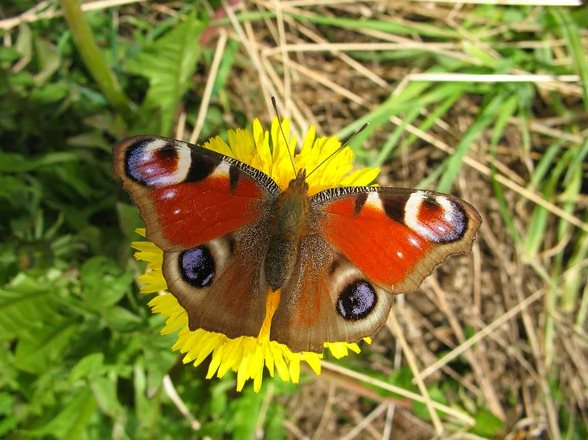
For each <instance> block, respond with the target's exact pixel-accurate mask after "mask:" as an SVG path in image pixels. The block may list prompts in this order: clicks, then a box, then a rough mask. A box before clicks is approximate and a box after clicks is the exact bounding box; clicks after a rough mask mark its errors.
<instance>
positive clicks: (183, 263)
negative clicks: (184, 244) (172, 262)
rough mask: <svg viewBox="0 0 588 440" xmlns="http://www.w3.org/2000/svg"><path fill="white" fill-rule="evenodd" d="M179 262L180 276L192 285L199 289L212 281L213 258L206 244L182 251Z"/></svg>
mask: <svg viewBox="0 0 588 440" xmlns="http://www.w3.org/2000/svg"><path fill="white" fill-rule="evenodd" d="M179 263H180V273H181V275H182V278H183V279H184V280H185V281H186V282H187V283H189V284H191V285H193V286H194V287H197V288H199V289H201V288H203V287H207V286H210V285H211V284H212V282H213V281H214V274H215V266H214V258H213V257H212V254H211V253H210V250H209V249H208V248H207V247H206V246H199V247H197V248H193V249H188V250H186V251H184V252H182V253H181V254H180V259H179Z"/></svg>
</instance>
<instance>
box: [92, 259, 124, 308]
mask: <svg viewBox="0 0 588 440" xmlns="http://www.w3.org/2000/svg"><path fill="white" fill-rule="evenodd" d="M133 276H134V275H133V273H132V272H130V271H129V272H123V271H122V270H121V269H120V267H119V266H118V265H117V264H116V263H115V262H114V261H112V260H110V259H108V258H106V257H94V258H91V259H89V260H88V261H86V262H85V263H84V264H83V266H82V269H81V277H80V278H81V282H82V288H83V292H84V299H85V302H86V303H87V304H88V305H89V306H90V307H91V308H93V309H94V310H102V309H104V308H107V307H110V306H113V305H114V304H116V303H117V302H118V301H119V300H120V299H121V298H122V297H123V295H124V294H125V292H126V291H127V289H128V288H129V286H130V285H131V283H132V282H133Z"/></svg>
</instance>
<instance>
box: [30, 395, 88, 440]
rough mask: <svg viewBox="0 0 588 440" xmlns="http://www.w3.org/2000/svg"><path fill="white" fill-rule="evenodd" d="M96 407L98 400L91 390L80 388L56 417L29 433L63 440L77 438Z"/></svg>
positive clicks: (74, 439)
mask: <svg viewBox="0 0 588 440" xmlns="http://www.w3.org/2000/svg"><path fill="white" fill-rule="evenodd" d="M95 409H96V402H95V401H94V397H93V396H92V393H91V392H90V390H89V389H87V388H85V389H81V390H78V391H77V392H76V393H75V394H74V395H73V397H72V398H71V399H69V401H68V402H67V404H66V405H65V407H64V408H63V409H62V410H61V411H60V412H59V414H57V416H56V417H54V418H53V419H51V420H50V421H49V422H48V423H46V424H45V425H43V426H41V427H39V428H36V429H33V430H30V431H28V433H29V434H33V435H34V436H36V437H47V436H48V435H52V436H53V437H55V438H58V439H62V440H69V439H72V440H77V439H79V438H80V437H81V435H82V433H83V432H84V430H85V428H86V426H87V425H88V422H89V421H90V418H91V416H92V415H93V414H94V411H95Z"/></svg>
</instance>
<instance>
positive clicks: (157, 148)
mask: <svg viewBox="0 0 588 440" xmlns="http://www.w3.org/2000/svg"><path fill="white" fill-rule="evenodd" d="M114 170H115V175H117V176H119V177H120V178H121V179H122V181H123V184H124V187H125V189H127V190H128V191H129V193H130V194H131V196H132V198H133V199H134V201H135V203H136V204H137V205H138V206H139V208H140V212H141V216H142V218H143V220H144V221H145V225H146V230H147V238H149V239H150V240H151V241H153V242H154V243H155V244H156V245H157V246H159V247H160V248H161V249H162V250H163V253H164V259H163V267H162V270H163V275H164V277H165V279H166V281H167V284H168V289H169V290H170V292H171V293H172V294H173V295H174V296H175V297H176V298H177V300H178V302H179V303H180V305H181V306H182V307H183V308H184V309H185V310H186V312H187V314H188V322H189V327H190V329H191V330H195V329H197V328H204V329H205V330H209V331H215V332H220V333H223V334H225V335H227V336H228V337H231V338H234V337H238V336H257V334H258V333H259V331H260V328H261V325H262V322H263V319H264V316H265V312H266V310H265V305H266V297H267V295H268V293H269V292H271V291H276V290H279V291H280V303H279V306H278V308H277V310H276V312H275V315H274V317H273V319H272V323H271V334H270V338H271V339H272V340H275V341H277V342H280V343H283V344H286V345H288V347H290V348H291V349H292V350H293V351H316V352H320V351H322V347H323V344H324V342H341V341H349V342H355V341H357V340H358V339H360V338H362V337H365V336H370V335H371V334H373V333H374V332H375V331H376V330H377V329H378V328H379V327H380V326H381V325H382V324H383V323H384V322H385V320H386V317H387V315H388V313H389V310H390V307H391V305H392V297H393V295H394V294H397V293H405V292H409V291H412V290H415V289H417V288H418V286H419V284H420V282H421V281H422V280H423V278H424V277H425V276H427V275H428V274H429V273H430V272H431V271H432V269H433V268H434V267H435V266H436V265H437V264H439V263H441V262H442V261H443V260H444V259H445V258H446V257H448V256H449V255H453V254H458V253H465V252H468V250H469V248H470V246H471V242H472V240H473V238H474V236H475V232H476V230H477V228H478V226H479V224H480V217H479V215H478V213H477V212H476V211H475V209H474V208H473V207H471V206H470V205H469V204H468V203H467V202H464V201H463V200H460V199H458V198H455V197H453V196H450V195H445V194H440V193H435V192H431V191H424V190H414V189H403V188H381V187H337V188H329V189H326V190H323V191H320V192H318V193H316V194H313V195H309V187H308V182H307V179H306V174H305V171H304V170H301V171H299V172H298V173H297V175H296V176H295V177H294V178H293V179H292V180H291V182H290V184H289V185H288V187H287V188H285V189H284V190H283V191H282V190H281V189H280V188H279V186H278V185H277V184H276V182H274V180H273V179H271V178H270V177H269V176H268V175H267V174H265V173H263V172H261V171H259V170H257V169H255V168H252V167H250V166H249V165H246V164H244V163H242V162H240V161H237V160H235V159H233V158H230V157H228V156H224V155H222V154H219V153H216V152H213V151H210V150H207V149H204V148H202V147H197V146H192V145H189V144H186V143H184V142H181V141H177V140H173V139H165V138H159V137H150V136H141V137H135V138H130V139H127V140H124V141H122V142H121V143H119V144H118V145H117V146H116V148H115V152H114Z"/></svg>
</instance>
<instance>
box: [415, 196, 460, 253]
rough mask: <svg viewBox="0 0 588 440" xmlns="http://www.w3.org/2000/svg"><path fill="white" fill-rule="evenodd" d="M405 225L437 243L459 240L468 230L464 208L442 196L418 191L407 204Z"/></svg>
mask: <svg viewBox="0 0 588 440" xmlns="http://www.w3.org/2000/svg"><path fill="white" fill-rule="evenodd" d="M404 224H406V225H407V226H408V227H410V228H411V229H412V230H414V231H415V232H417V233H419V234H420V235H422V236H424V237H425V238H426V239H427V240H429V241H432V242H435V243H450V242H453V241H456V240H459V239H460V238H461V237H463V235H464V234H465V232H466V230H467V224H468V221H467V215H466V213H465V212H464V210H463V208H462V207H461V206H460V205H459V204H458V203H456V202H455V201H453V200H451V199H450V198H449V197H445V196H443V195H441V194H430V193H427V192H425V191H416V192H415V193H413V194H411V196H410V198H409V199H408V201H407V202H406V207H405V212H404Z"/></svg>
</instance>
